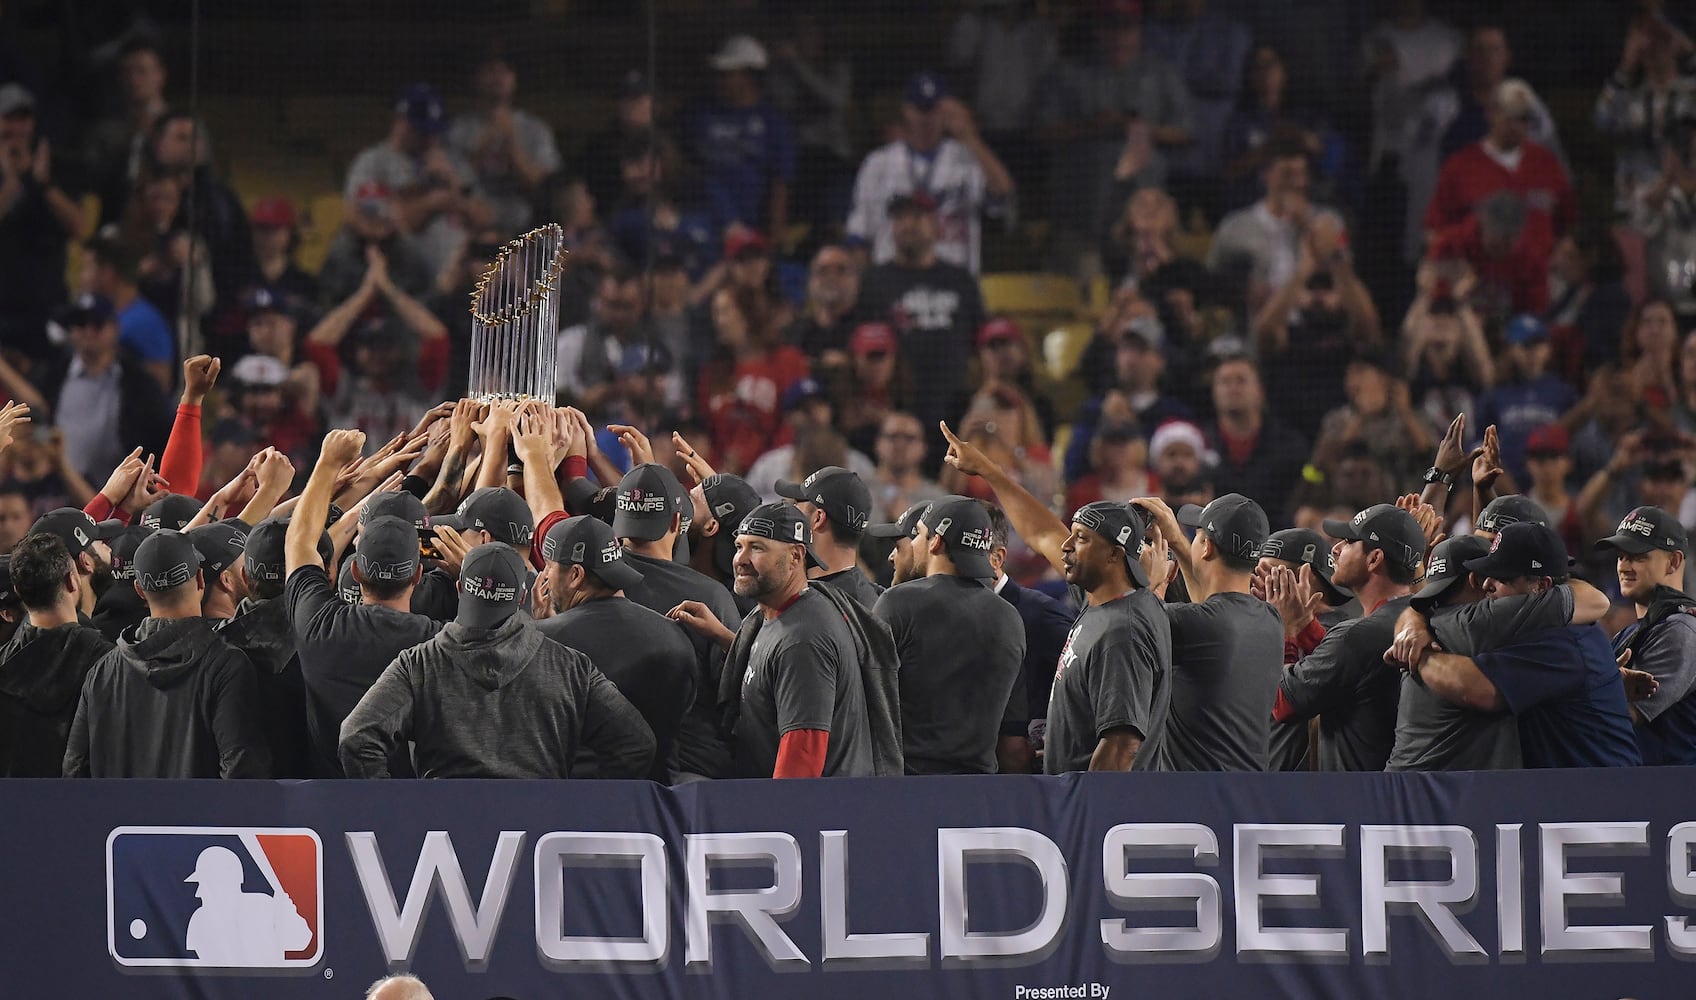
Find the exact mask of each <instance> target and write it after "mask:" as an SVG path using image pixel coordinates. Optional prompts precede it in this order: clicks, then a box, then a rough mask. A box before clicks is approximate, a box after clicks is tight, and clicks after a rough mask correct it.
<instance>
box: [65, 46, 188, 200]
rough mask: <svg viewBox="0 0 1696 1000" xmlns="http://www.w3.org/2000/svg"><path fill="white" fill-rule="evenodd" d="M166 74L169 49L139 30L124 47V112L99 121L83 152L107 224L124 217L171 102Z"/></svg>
mask: <svg viewBox="0 0 1696 1000" xmlns="http://www.w3.org/2000/svg"><path fill="white" fill-rule="evenodd" d="M165 79H166V68H165V54H164V52H163V51H162V50H161V49H160V47H159V44H158V43H157V42H155V41H153V40H152V39H151V38H149V37H147V36H145V35H137V36H135V37H133V38H131V39H130V40H129V41H126V42H125V43H124V44H123V46H122V47H121V48H120V49H119V50H118V82H119V86H120V90H121V92H122V93H121V100H122V103H123V111H122V115H121V117H112V118H107V119H105V120H103V121H100V122H97V123H96V124H95V125H94V127H93V128H92V129H90V131H89V135H88V141H87V146H86V149H85V150H84V153H83V162H84V163H86V164H87V165H88V166H87V170H88V172H89V181H90V186H91V187H92V188H93V190H94V193H95V194H96V195H98V196H99V198H100V223H101V225H106V224H109V223H113V222H117V221H118V220H119V219H121V218H123V214H124V206H125V204H126V203H127V201H128V199H129V194H130V190H131V188H132V187H133V186H134V184H135V179H136V177H137V176H138V175H139V174H140V173H141V166H142V163H143V162H144V161H145V159H146V155H147V138H148V136H149V135H151V134H152V132H153V126H154V123H155V122H157V121H158V120H159V118H160V117H161V116H163V115H164V114H165V113H166V111H168V110H169V108H170V105H169V104H167V103H166V101H165Z"/></svg>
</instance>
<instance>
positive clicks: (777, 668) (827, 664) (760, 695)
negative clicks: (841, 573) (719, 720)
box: [735, 589, 873, 778]
mask: <svg viewBox="0 0 1696 1000" xmlns="http://www.w3.org/2000/svg"><path fill="white" fill-rule="evenodd" d="M797 729H820V730H824V731H825V732H828V733H829V734H830V742H829V745H828V747H827V748H826V750H825V761H824V772H823V773H824V777H827V778H832V777H845V778H854V777H870V776H871V774H872V773H873V771H872V743H871V733H870V722H869V720H868V719H867V716H866V694H865V690H864V689H863V688H862V687H861V682H860V662H859V653H858V652H856V650H855V648H854V637H853V635H852V634H851V633H850V632H849V631H848V624H847V623H846V622H844V621H843V620H842V615H841V614H840V613H839V612H838V611H837V610H836V608H835V607H834V606H832V605H831V603H830V600H829V599H828V598H826V597H824V596H822V595H820V594H817V593H815V592H813V591H812V590H810V589H809V590H804V591H802V592H801V595H800V597H799V598H798V599H797V600H796V601H795V603H793V604H791V605H790V606H789V607H787V608H785V609H784V610H783V613H782V614H780V615H778V616H777V617H776V618H773V619H771V620H770V621H766V622H762V623H761V625H760V631H759V634H758V635H757V636H755V637H754V644H753V649H752V651H751V652H750V654H749V657H748V669H747V672H746V673H744V674H743V676H742V713H741V715H740V716H738V718H737V722H736V733H735V744H736V751H735V752H736V765H735V768H736V774H737V775H738V776H740V777H744V778H769V777H771V775H772V771H773V770H774V769H775V768H776V767H777V750H778V744H779V742H781V741H782V739H783V737H784V735H785V734H787V733H790V732H793V731H794V730H797Z"/></svg>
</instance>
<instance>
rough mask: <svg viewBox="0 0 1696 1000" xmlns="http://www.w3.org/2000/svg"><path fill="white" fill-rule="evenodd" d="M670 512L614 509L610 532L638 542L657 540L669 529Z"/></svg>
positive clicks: (615, 535) (618, 536)
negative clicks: (647, 512)
mask: <svg viewBox="0 0 1696 1000" xmlns="http://www.w3.org/2000/svg"><path fill="white" fill-rule="evenodd" d="M671 516H672V515H671V513H670V512H669V511H661V512H659V513H657V514H636V513H632V512H630V511H625V510H621V511H616V512H615V513H614V514H613V516H612V533H613V535H614V537H617V538H633V539H635V540H636V541H638V542H657V541H659V540H660V539H662V538H664V537H665V533H666V532H668V531H670V530H671Z"/></svg>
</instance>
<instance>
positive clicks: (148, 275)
mask: <svg viewBox="0 0 1696 1000" xmlns="http://www.w3.org/2000/svg"><path fill="white" fill-rule="evenodd" d="M136 188H137V190H136V197H133V198H131V199H130V207H129V210H128V211H127V212H126V213H125V218H124V225H123V229H122V231H121V232H122V237H123V239H124V241H125V242H126V243H128V244H129V245H130V246H131V247H132V248H134V249H135V250H137V251H138V252H139V259H138V260H137V261H136V287H137V288H138V289H139V290H140V292H141V294H142V297H143V298H145V299H147V301H148V302H150V303H152V304H153V307H154V308H155V309H157V310H159V314H160V315H161V316H163V317H164V318H165V321H166V322H167V323H169V324H170V325H171V330H172V333H171V339H172V342H173V343H195V342H196V341H198V339H199V336H200V334H199V330H200V321H201V320H202V319H204V318H205V316H206V315H207V313H210V312H211V311H212V306H213V304H214V302H215V301H216V299H217V294H218V289H217V288H216V286H215V285H214V284H213V278H212V268H211V254H210V253H209V252H208V251H207V249H206V242H205V241H204V240H201V239H199V238H197V237H195V236H193V235H191V234H190V233H189V232H188V231H187V230H186V229H183V228H181V224H182V222H183V221H186V218H187V217H186V215H183V214H182V205H183V196H184V193H185V192H184V191H183V187H182V184H181V182H180V181H179V180H178V179H177V178H176V177H174V176H172V175H170V174H162V173H155V172H153V170H152V169H149V170H147V171H145V172H143V173H142V175H141V177H140V178H139V179H138V180H137V181H136ZM188 338H193V339H188ZM167 388H168V387H167Z"/></svg>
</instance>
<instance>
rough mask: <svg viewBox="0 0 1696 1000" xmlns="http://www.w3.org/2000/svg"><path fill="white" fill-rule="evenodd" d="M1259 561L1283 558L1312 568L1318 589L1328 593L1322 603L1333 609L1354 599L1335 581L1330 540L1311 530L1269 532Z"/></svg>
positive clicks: (1287, 529) (1335, 564) (1292, 529)
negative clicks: (1318, 585)
mask: <svg viewBox="0 0 1696 1000" xmlns="http://www.w3.org/2000/svg"><path fill="white" fill-rule="evenodd" d="M1259 558H1261V559H1282V560H1284V561H1285V562H1293V563H1299V564H1301V565H1304V566H1309V567H1312V569H1313V575H1314V576H1316V577H1318V578H1319V583H1320V586H1321V588H1322V589H1324V590H1326V591H1328V593H1326V595H1325V603H1326V604H1328V605H1330V606H1331V607H1333V608H1334V607H1337V606H1338V605H1340V604H1346V603H1347V602H1348V601H1349V600H1350V599H1351V598H1353V597H1354V591H1352V590H1350V589H1349V588H1347V587H1339V586H1337V583H1336V581H1335V579H1334V577H1335V574H1336V572H1337V560H1336V557H1334V556H1332V555H1331V542H1330V540H1329V539H1327V538H1326V537H1325V536H1324V535H1321V534H1320V533H1319V532H1317V531H1314V530H1313V529H1312V528H1285V529H1283V530H1282V531H1274V532H1272V534H1270V535H1267V536H1266V541H1264V542H1262V543H1261V545H1260V554H1259Z"/></svg>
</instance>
